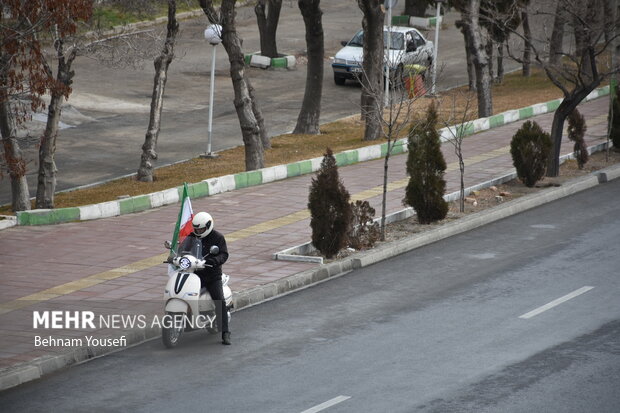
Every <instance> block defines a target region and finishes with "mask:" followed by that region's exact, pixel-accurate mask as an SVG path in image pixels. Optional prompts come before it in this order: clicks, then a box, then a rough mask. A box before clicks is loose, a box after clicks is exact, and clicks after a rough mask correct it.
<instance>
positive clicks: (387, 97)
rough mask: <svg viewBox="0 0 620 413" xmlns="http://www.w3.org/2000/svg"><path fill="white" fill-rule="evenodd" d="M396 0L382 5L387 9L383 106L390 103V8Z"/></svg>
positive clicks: (394, 5)
mask: <svg viewBox="0 0 620 413" xmlns="http://www.w3.org/2000/svg"><path fill="white" fill-rule="evenodd" d="M397 3H398V0H385V1H384V3H383V5H384V7H385V9H387V12H388V15H387V28H388V30H387V48H386V50H387V51H386V52H385V92H384V94H383V95H384V103H385V106H386V107H387V106H389V105H390V50H391V48H392V9H393V8H394V7H396V4H397Z"/></svg>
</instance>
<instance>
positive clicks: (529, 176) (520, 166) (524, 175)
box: [510, 120, 552, 187]
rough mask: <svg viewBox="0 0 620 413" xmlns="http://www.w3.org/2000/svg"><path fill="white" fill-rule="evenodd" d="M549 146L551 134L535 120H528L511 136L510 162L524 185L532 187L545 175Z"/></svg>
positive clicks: (549, 152)
mask: <svg viewBox="0 0 620 413" xmlns="http://www.w3.org/2000/svg"><path fill="white" fill-rule="evenodd" d="M551 146H552V143H551V136H549V134H548V133H546V132H544V131H543V130H542V129H541V127H540V126H539V125H538V124H537V123H536V122H532V121H529V120H528V121H527V122H525V123H524V124H523V126H521V128H520V129H519V130H518V131H517V133H515V135H514V136H513V137H512V141H511V142H510V154H511V155H512V163H513V165H514V167H515V168H516V169H517V176H518V177H519V179H520V180H521V181H522V182H523V183H524V184H525V185H526V186H528V187H533V186H534V185H536V182H538V181H539V180H540V179H541V178H542V177H543V176H544V175H545V171H546V170H547V161H548V160H549V156H550V154H551Z"/></svg>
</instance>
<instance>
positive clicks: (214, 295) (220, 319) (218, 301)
mask: <svg viewBox="0 0 620 413" xmlns="http://www.w3.org/2000/svg"><path fill="white" fill-rule="evenodd" d="M202 285H204V286H205V287H206V288H207V291H209V294H210V295H211V299H212V300H213V302H214V303H215V317H216V318H215V321H216V322H217V328H218V329H219V330H220V332H222V333H226V332H228V331H230V330H228V310H227V309H226V300H225V299H224V287H223V286H222V280H217V279H216V280H209V281H206V282H205V280H203V281H202Z"/></svg>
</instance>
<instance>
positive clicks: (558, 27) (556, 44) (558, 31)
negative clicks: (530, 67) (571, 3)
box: [549, 0, 568, 65]
mask: <svg viewBox="0 0 620 413" xmlns="http://www.w3.org/2000/svg"><path fill="white" fill-rule="evenodd" d="M565 1H566V0H558V4H557V6H556V9H555V20H554V21H553V31H552V32H551V41H550V42H549V63H550V64H552V65H557V64H559V63H560V59H561V58H562V53H563V43H564V26H565V25H566V19H567V18H568V11H567V8H566V4H565Z"/></svg>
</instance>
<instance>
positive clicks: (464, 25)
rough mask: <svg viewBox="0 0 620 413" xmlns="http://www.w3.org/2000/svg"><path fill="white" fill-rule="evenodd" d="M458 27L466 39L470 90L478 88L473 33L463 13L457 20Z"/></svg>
mask: <svg viewBox="0 0 620 413" xmlns="http://www.w3.org/2000/svg"><path fill="white" fill-rule="evenodd" d="M456 27H457V28H459V29H460V30H461V33H463V40H464V41H465V58H466V60H467V79H468V86H469V90H470V91H474V90H476V68H475V67H474V52H473V50H472V42H471V35H470V31H469V30H470V29H469V23H468V22H467V19H466V18H465V16H464V13H461V20H459V21H457V22H456Z"/></svg>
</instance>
